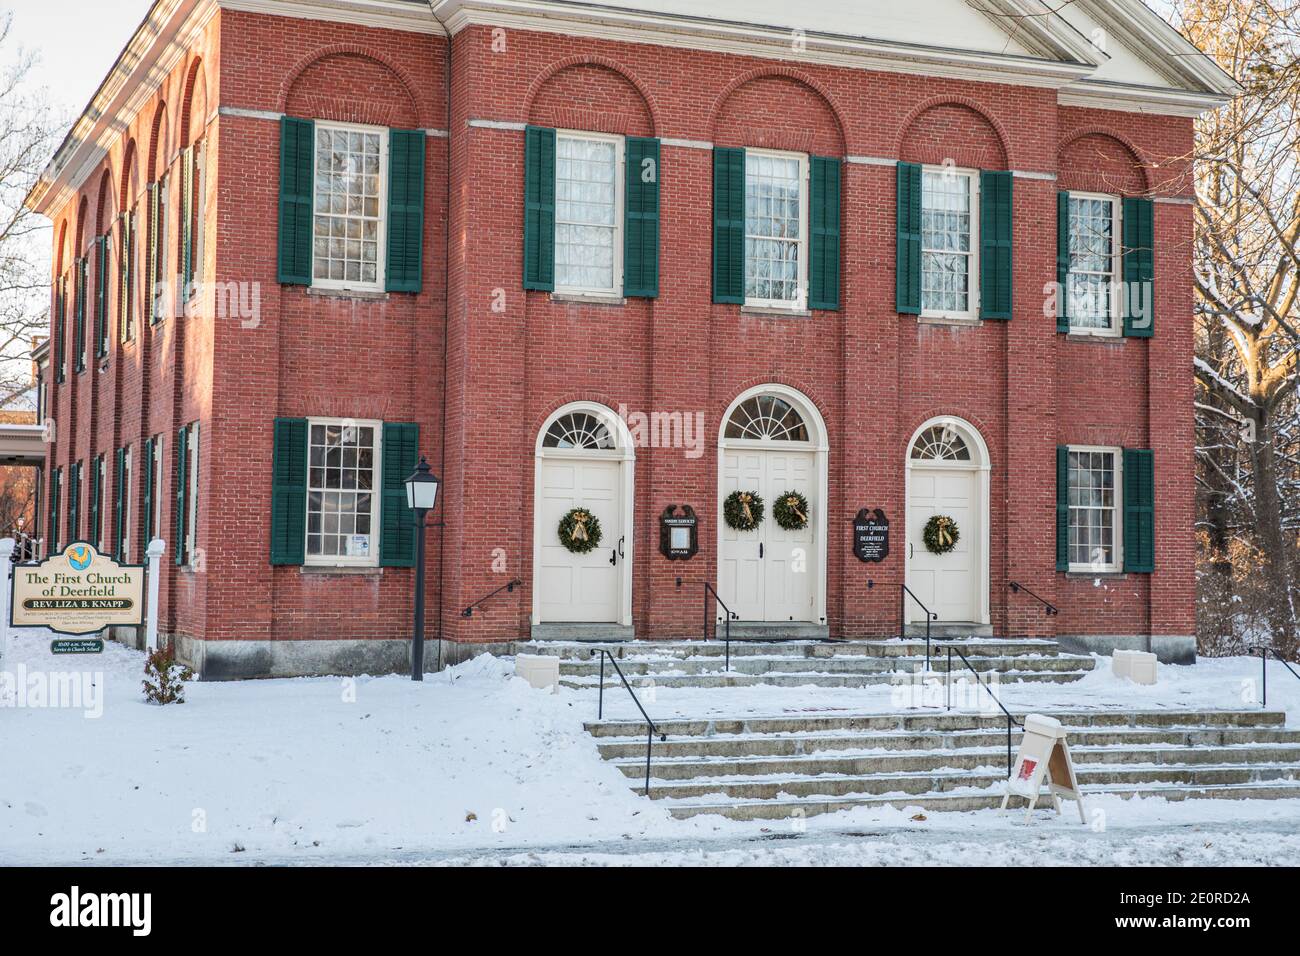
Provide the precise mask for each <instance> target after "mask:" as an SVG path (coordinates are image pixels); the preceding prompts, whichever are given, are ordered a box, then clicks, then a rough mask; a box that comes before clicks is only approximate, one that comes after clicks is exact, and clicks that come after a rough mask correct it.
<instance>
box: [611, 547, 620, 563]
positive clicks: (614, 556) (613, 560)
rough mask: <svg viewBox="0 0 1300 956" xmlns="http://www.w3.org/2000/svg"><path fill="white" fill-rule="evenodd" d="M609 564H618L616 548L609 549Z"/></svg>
mask: <svg viewBox="0 0 1300 956" xmlns="http://www.w3.org/2000/svg"><path fill="white" fill-rule="evenodd" d="M609 563H610V564H611V565H617V564H618V548H610V549H609Z"/></svg>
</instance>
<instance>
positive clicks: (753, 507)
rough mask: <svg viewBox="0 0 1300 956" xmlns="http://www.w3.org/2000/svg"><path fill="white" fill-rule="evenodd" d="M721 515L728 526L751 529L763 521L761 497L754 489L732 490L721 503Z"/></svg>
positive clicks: (744, 529)
mask: <svg viewBox="0 0 1300 956" xmlns="http://www.w3.org/2000/svg"><path fill="white" fill-rule="evenodd" d="M722 517H723V518H725V519H726V521H727V527H729V528H735V529H736V530H737V531H753V530H754V529H755V528H757V527H758V526H759V524H761V523H762V521H763V499H762V498H760V497H759V496H758V493H757V492H754V491H733V492H732V493H731V494H729V495H727V500H726V501H724V502H723V503H722Z"/></svg>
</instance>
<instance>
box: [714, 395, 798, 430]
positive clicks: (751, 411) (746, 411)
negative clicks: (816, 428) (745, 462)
mask: <svg viewBox="0 0 1300 956" xmlns="http://www.w3.org/2000/svg"><path fill="white" fill-rule="evenodd" d="M725 437H727V438H757V439H764V438H766V439H767V440H769V441H808V426H807V425H805V424H804V420H803V416H802V415H800V414H799V410H798V409H796V408H795V407H794V406H793V405H791V404H790V403H789V402H787V401H786V400H785V399H783V398H778V397H777V396H775V395H755V396H754V397H753V398H748V399H746V400H745V401H743V402H741V403H740V404H739V405H737V406H736V410H735V411H734V412H732V413H731V418H730V419H728V420H727V430H726V433H725Z"/></svg>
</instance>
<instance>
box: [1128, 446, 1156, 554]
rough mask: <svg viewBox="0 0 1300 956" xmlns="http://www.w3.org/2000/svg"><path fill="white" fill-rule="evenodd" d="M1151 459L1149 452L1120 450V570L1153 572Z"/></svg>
mask: <svg viewBox="0 0 1300 956" xmlns="http://www.w3.org/2000/svg"><path fill="white" fill-rule="evenodd" d="M1154 465H1155V456H1154V455H1153V454H1152V453H1151V451H1150V450H1149V449H1145V448H1125V449H1124V542H1123V544H1124V570H1125V571H1134V572H1146V573H1150V572H1152V571H1154V570H1155V569H1156V543H1155V530H1156V514H1155V512H1156V509H1155V497H1156V483H1155V467H1154Z"/></svg>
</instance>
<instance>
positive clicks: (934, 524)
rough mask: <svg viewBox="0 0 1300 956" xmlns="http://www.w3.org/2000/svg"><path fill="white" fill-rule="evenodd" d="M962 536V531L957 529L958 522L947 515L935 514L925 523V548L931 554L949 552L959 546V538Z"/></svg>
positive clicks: (922, 538) (923, 538) (923, 533)
mask: <svg viewBox="0 0 1300 956" xmlns="http://www.w3.org/2000/svg"><path fill="white" fill-rule="evenodd" d="M960 537H961V532H959V531H958V530H957V522H955V521H953V520H952V519H951V518H949V517H948V516H947V515H933V516H932V517H931V518H930V520H929V521H927V522H926V523H925V530H924V531H923V532H922V533H921V540H923V541H924V542H925V549H926V550H927V551H929V552H930V553H931V554H947V553H948V552H949V551H951V550H952V549H953V548H955V547H957V539H959V538H960Z"/></svg>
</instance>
